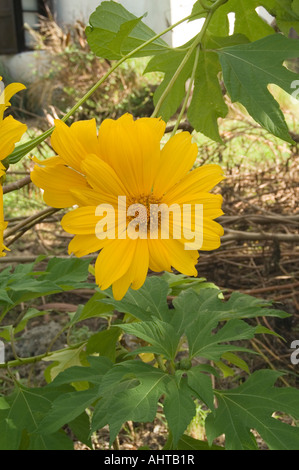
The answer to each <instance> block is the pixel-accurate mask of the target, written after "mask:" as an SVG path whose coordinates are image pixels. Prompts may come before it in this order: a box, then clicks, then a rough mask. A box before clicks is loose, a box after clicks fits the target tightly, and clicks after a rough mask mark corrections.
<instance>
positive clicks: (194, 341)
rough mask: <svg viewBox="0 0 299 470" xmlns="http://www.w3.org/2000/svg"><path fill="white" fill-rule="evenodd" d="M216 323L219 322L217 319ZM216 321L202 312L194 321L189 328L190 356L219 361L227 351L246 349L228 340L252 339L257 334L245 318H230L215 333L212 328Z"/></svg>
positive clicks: (187, 332)
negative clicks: (229, 342)
mask: <svg viewBox="0 0 299 470" xmlns="http://www.w3.org/2000/svg"><path fill="white" fill-rule="evenodd" d="M216 323H218V322H217V320H216ZM216 323H215V319H214V318H213V317H210V316H209V315H207V314H202V315H201V316H200V317H199V318H198V321H195V322H193V323H192V325H191V326H190V327H189V328H188V329H187V331H186V334H187V338H188V343H189V354H190V357H195V356H200V357H205V358H207V359H210V360H213V361H218V360H219V359H220V357H221V356H222V354H224V353H226V352H227V351H237V350H239V351H242V350H243V351H244V350H245V348H243V347H239V346H234V345H231V344H226V343H227V342H228V341H238V340H243V339H251V338H253V337H254V334H255V328H254V327H251V326H249V325H247V323H245V322H244V321H243V320H230V321H229V322H227V323H226V324H225V325H224V326H223V327H222V328H221V329H220V330H218V331H217V333H215V334H213V333H212V329H213V328H214V327H215V326H216ZM221 343H225V344H221Z"/></svg>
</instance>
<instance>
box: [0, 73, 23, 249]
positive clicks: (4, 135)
mask: <svg viewBox="0 0 299 470" xmlns="http://www.w3.org/2000/svg"><path fill="white" fill-rule="evenodd" d="M25 88H26V87H25V86H24V85H22V83H11V84H10V85H8V86H7V87H6V88H4V86H3V82H2V77H0V257H2V256H5V253H4V252H3V250H4V249H7V248H6V247H5V246H4V244H3V232H4V230H5V228H6V226H7V222H4V215H3V190H2V182H1V179H2V177H3V175H4V174H5V167H4V165H3V164H2V163H1V161H2V160H4V159H5V158H6V157H7V156H8V155H10V154H11V152H12V151H13V150H14V148H15V144H16V142H18V141H19V140H20V139H21V137H22V135H23V134H24V132H26V129H27V126H26V125H25V124H21V123H20V122H18V121H16V120H15V119H14V118H13V117H12V116H8V117H6V118H5V119H4V118H3V117H4V111H5V110H6V109H7V108H8V107H9V106H10V99H11V97H12V96H13V95H15V94H16V93H17V92H18V91H21V90H24V89H25Z"/></svg>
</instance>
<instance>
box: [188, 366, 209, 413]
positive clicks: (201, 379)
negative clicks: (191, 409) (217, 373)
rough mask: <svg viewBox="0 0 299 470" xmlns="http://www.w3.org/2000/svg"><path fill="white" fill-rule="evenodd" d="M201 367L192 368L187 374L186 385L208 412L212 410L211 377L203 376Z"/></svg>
mask: <svg viewBox="0 0 299 470" xmlns="http://www.w3.org/2000/svg"><path fill="white" fill-rule="evenodd" d="M204 371H205V369H204V367H202V366H201V365H198V366H195V367H192V368H191V369H190V370H188V372H187V377H188V385H189V387H190V388H191V389H192V391H194V392H195V394H196V397H197V398H199V399H200V400H202V401H203V402H204V403H205V404H206V405H207V406H208V407H209V408H210V410H213V409H214V392H213V387H212V381H211V377H210V376H209V375H206V374H204V373H203V372H204Z"/></svg>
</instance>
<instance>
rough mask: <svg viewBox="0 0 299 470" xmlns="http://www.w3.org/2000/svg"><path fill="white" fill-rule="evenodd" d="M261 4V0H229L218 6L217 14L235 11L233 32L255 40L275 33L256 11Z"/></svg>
mask: <svg viewBox="0 0 299 470" xmlns="http://www.w3.org/2000/svg"><path fill="white" fill-rule="evenodd" d="M261 4H262V1H261V0H250V2H248V0H229V1H228V2H227V3H225V4H224V5H223V6H221V7H220V8H219V15H222V16H223V15H225V14H228V13H235V23H234V33H235V34H236V33H241V34H244V35H245V36H246V37H247V38H248V39H249V40H250V41H257V40H258V39H261V38H263V37H265V36H268V35H272V34H274V33H275V31H274V29H273V28H272V27H271V26H270V25H269V24H268V23H267V22H266V21H264V20H263V19H262V18H261V17H260V16H259V15H258V13H257V12H256V8H257V7H258V6H260V5H261Z"/></svg>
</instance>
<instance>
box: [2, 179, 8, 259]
mask: <svg viewBox="0 0 299 470" xmlns="http://www.w3.org/2000/svg"><path fill="white" fill-rule="evenodd" d="M6 227H7V222H4V213H3V189H2V186H1V185H0V258H2V257H3V256H6V253H4V251H3V250H8V251H10V250H9V248H7V247H6V246H5V245H4V243H3V233H4V230H5V229H6Z"/></svg>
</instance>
